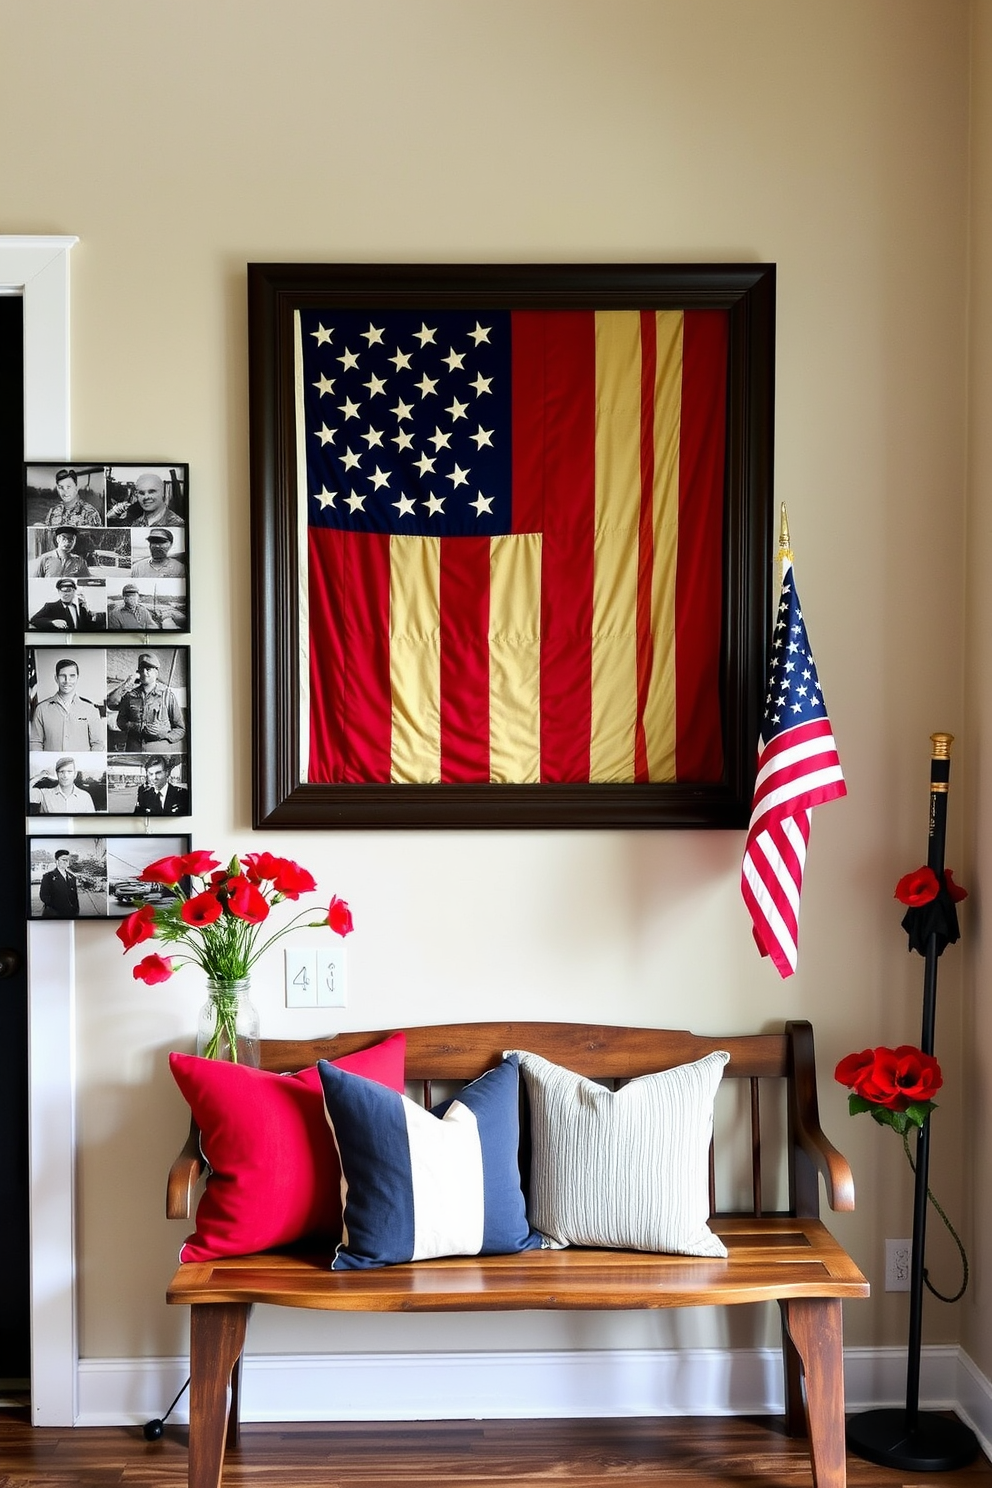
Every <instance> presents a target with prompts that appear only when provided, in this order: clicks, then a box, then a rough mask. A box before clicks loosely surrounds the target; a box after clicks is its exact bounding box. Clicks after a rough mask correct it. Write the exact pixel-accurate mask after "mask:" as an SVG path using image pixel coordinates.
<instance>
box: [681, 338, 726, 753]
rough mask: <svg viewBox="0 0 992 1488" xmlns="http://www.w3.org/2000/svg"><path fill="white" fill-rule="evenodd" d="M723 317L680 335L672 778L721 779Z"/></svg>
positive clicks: (724, 433) (724, 443) (724, 385)
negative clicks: (680, 415)
mask: <svg viewBox="0 0 992 1488" xmlns="http://www.w3.org/2000/svg"><path fill="white" fill-rule="evenodd" d="M726 402H727V317H726V315H725V314H724V313H723V312H722V311H713V310H687V311H686V312H685V319H684V322H683V333H682V427H681V436H680V446H679V549H678V570H677V576H676V587H675V722H676V740H675V773H676V778H677V779H678V780H719V779H721V777H722V775H723V739H722V730H721V719H720V637H721V630H722V621H723V606H722V594H721V588H722V583H723V576H722V569H723V563H722V554H721V536H720V535H721V533H722V532H723V479H724V463H725V448H726Z"/></svg>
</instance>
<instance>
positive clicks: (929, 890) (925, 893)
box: [893, 867, 940, 908]
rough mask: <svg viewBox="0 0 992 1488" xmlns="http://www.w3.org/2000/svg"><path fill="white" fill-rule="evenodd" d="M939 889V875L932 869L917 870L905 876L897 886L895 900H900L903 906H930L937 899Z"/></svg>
mask: <svg viewBox="0 0 992 1488" xmlns="http://www.w3.org/2000/svg"><path fill="white" fill-rule="evenodd" d="M939 888H940V885H939V884H938V882H937V875H936V873H934V871H933V869H932V868H927V867H923V868H917V869H915V870H914V871H913V872H912V873H904V874H903V876H902V878H901V879H900V880H899V882H898V883H897V884H896V891H895V894H894V895H893V898H895V899H898V900H899V901H900V903H901V904H908V905H910V906H911V907H912V908H916V907H917V906H918V905H920V904H929V903H930V900H931V899H936V897H937V892H938V890H939Z"/></svg>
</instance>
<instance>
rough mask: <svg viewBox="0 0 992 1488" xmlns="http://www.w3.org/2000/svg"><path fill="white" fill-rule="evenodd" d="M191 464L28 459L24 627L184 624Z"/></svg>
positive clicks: (182, 627)
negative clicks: (61, 461) (56, 462)
mask: <svg viewBox="0 0 992 1488" xmlns="http://www.w3.org/2000/svg"><path fill="white" fill-rule="evenodd" d="M188 502H189V466H188V465H186V464H180V463H169V462H164V463H163V462H146V463H133V464H122V463H113V462H103V463H96V462H89V463H86V462H80V461H76V462H75V463H72V462H63V463H62V464H55V463H48V464H43V463H29V464H26V465H25V467H24V522H25V537H26V561H27V612H26V615H25V629H26V630H29V631H48V632H52V633H59V634H68V633H72V632H75V631H79V632H93V631H121V632H132V633H141V634H145V635H147V634H152V633H155V632H159V631H162V632H171V633H173V634H176V633H183V632H186V631H188V630H189V529H188V526H187V520H188Z"/></svg>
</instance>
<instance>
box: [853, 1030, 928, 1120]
mask: <svg viewBox="0 0 992 1488" xmlns="http://www.w3.org/2000/svg"><path fill="white" fill-rule="evenodd" d="M874 1053H875V1057H874V1060H873V1062H872V1065H871V1068H870V1069H867V1070H865V1071H864V1072H863V1073H862V1074H861V1076H860V1078H859V1082H858V1085H857V1087H856V1092H857V1094H858V1095H860V1096H861V1097H862V1099H863V1100H866V1101H871V1103H872V1104H873V1105H876V1106H884V1107H885V1109H886V1110H887V1111H905V1109H906V1107H907V1106H910V1105H920V1104H923V1103H924V1102H925V1101H929V1100H932V1099H933V1097H934V1096H935V1095H936V1093H937V1091H938V1090H939V1089H940V1087H941V1085H942V1084H943V1083H944V1080H943V1076H942V1075H941V1072H940V1065H939V1064H938V1063H937V1061H936V1059H934V1057H933V1055H932V1054H924V1053H923V1050H922V1049H918V1048H917V1047H916V1045H915V1044H900V1045H899V1047H898V1048H897V1049H888V1048H886V1047H885V1046H884V1045H882V1046H880V1047H879V1048H877V1049H876V1050H875V1051H874Z"/></svg>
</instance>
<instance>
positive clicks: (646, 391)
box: [634, 310, 658, 784]
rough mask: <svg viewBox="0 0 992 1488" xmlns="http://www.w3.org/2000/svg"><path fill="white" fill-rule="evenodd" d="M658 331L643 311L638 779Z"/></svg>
mask: <svg viewBox="0 0 992 1488" xmlns="http://www.w3.org/2000/svg"><path fill="white" fill-rule="evenodd" d="M657 369H658V332H657V321H656V320H655V315H654V311H653V310H642V311H641V510H640V520H639V524H638V534H637V618H636V625H637V716H636V720H635V723H634V779H635V780H636V781H637V782H638V783H639V784H645V783H646V782H647V780H648V747H647V740H646V738H645V734H644V710H645V708H646V707H647V701H648V687H649V685H650V681H651V664H652V660H653V658H654V644H653V637H652V632H651V581H652V575H653V572H654V412H655V387H654V384H655V377H656V375H657Z"/></svg>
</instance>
